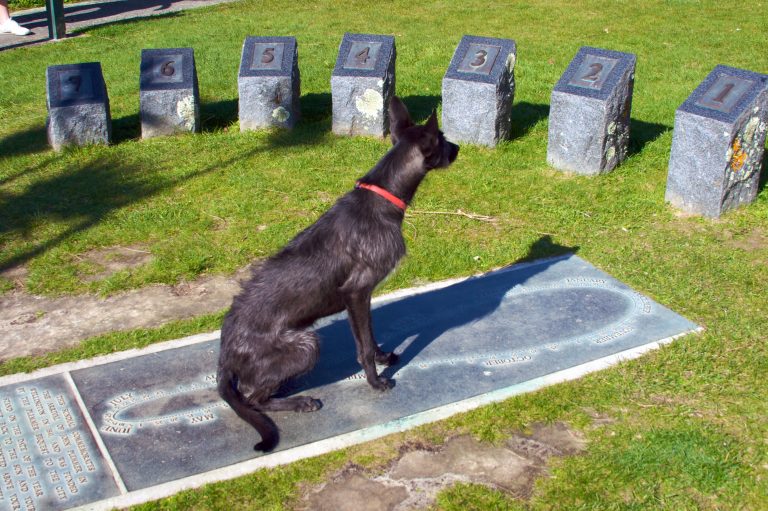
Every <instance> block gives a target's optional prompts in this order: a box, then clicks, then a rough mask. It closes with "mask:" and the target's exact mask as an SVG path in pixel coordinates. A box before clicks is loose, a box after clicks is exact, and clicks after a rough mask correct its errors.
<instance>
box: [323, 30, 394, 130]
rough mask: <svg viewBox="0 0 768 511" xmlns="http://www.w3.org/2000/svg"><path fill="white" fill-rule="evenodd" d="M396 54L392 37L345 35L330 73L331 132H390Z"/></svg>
mask: <svg viewBox="0 0 768 511" xmlns="http://www.w3.org/2000/svg"><path fill="white" fill-rule="evenodd" d="M395 57H396V55H395V38H394V37H392V36H384V35H372V34H349V33H347V34H344V38H343V39H342V41H341V46H340V47H339V55H338V57H337V58H336V67H335V68H334V69H333V74H332V75H331V96H332V103H333V125H332V130H333V132H334V133H336V134H337V135H372V136H375V137H383V136H385V135H386V134H387V133H389V115H388V113H387V109H388V108H389V101H390V99H391V98H392V96H394V94H395Z"/></svg>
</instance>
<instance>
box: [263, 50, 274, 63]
mask: <svg viewBox="0 0 768 511" xmlns="http://www.w3.org/2000/svg"><path fill="white" fill-rule="evenodd" d="M273 60H275V49H274V48H267V49H265V50H264V53H262V54H261V63H262V64H269V63H270V62H272V61H273Z"/></svg>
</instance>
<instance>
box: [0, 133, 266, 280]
mask: <svg viewBox="0 0 768 511" xmlns="http://www.w3.org/2000/svg"><path fill="white" fill-rule="evenodd" d="M260 150H264V149H262V148H259V147H257V148H253V149H250V150H248V151H243V152H241V153H239V154H237V155H234V156H232V157H231V158H230V159H229V160H228V161H217V162H215V163H212V164H210V165H207V166H205V167H203V168H200V169H199V170H196V171H194V172H191V173H189V174H186V175H184V176H181V177H170V178H166V179H163V178H162V176H160V179H161V181H160V182H159V183H158V182H151V181H150V180H148V179H147V178H146V176H145V174H146V173H147V171H146V169H144V168H141V167H139V166H138V165H127V164H126V163H125V162H123V161H121V160H120V159H119V156H118V155H114V154H110V155H108V156H99V157H97V158H94V159H91V160H89V161H85V162H83V163H82V164H80V165H79V166H78V168H75V169H70V170H68V171H65V172H61V173H58V174H57V175H55V176H52V177H50V178H48V179H42V180H40V181H38V182H36V183H34V184H32V185H31V186H29V187H27V188H26V189H25V190H24V191H23V192H22V193H20V194H18V195H12V194H6V195H5V196H4V197H3V201H2V202H0V236H3V235H8V234H10V235H12V236H13V237H19V238H23V239H30V238H31V237H32V236H40V234H39V232H38V231H37V229H36V226H38V225H40V224H41V223H46V222H52V221H55V222H61V223H67V224H69V227H67V228H65V229H64V230H63V231H61V232H57V233H53V234H50V235H48V238H47V239H42V240H40V239H36V240H35V242H34V243H32V244H31V246H30V247H29V248H23V249H21V250H17V251H9V250H5V251H4V252H3V253H2V255H0V271H3V270H7V269H10V268H13V267H15V266H18V265H21V264H24V263H25V262H27V261H29V260H30V259H32V258H33V257H36V256H38V255H40V254H42V253H44V252H46V251H48V250H50V249H52V248H54V247H56V246H57V245H59V244H60V243H62V242H64V241H66V240H67V239H69V238H72V237H74V236H76V235H77V234H78V233H80V232H84V231H86V230H88V229H90V228H91V227H93V226H95V225H97V224H98V223H99V222H101V220H103V219H104V218H105V217H107V216H108V215H110V214H111V213H112V212H114V211H116V210H119V209H121V208H124V207H126V206H128V205H130V204H133V203H135V202H138V201H140V200H143V199H146V198H148V197H151V196H154V195H157V194H159V193H162V192H164V191H166V190H171V189H173V188H175V187H177V186H179V185H180V184H181V183H183V182H186V181H189V180H192V179H196V178H198V177H201V176H204V175H207V174H210V173H211V172H214V171H216V170H218V169H220V168H222V167H225V166H227V165H231V164H232V163H234V162H235V161H238V160H241V159H245V158H249V157H251V156H252V155H253V154H255V153H256V152H258V151H260Z"/></svg>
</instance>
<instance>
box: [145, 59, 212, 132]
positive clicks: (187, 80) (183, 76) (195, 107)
mask: <svg viewBox="0 0 768 511" xmlns="http://www.w3.org/2000/svg"><path fill="white" fill-rule="evenodd" d="M139 89H140V101H139V103H140V105H139V110H140V114H141V137H142V138H151V137H157V136H163V135H173V134H175V133H184V132H197V131H199V130H200V95H199V91H198V86H197V71H196V69H195V55H194V51H193V50H192V48H164V49H154V50H141V82H140V87H139Z"/></svg>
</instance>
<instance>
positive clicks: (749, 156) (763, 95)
mask: <svg viewBox="0 0 768 511" xmlns="http://www.w3.org/2000/svg"><path fill="white" fill-rule="evenodd" d="M767 122H768V76H766V75H762V74H758V73H753V72H751V71H745V70H743V69H737V68H733V67H728V66H722V65H721V66H717V67H715V69H714V70H713V71H712V72H711V73H710V74H709V75H708V76H707V78H706V79H705V80H704V81H703V82H702V83H701V84H700V85H699V86H698V87H697V88H696V90H694V91H693V93H691V95H690V96H689V97H688V99H686V100H685V102H684V103H683V104H682V105H681V106H680V108H678V109H677V112H676V113H675V130H674V133H673V135H672V151H671V154H670V157H669V174H668V176H667V191H666V195H665V198H666V200H667V201H668V202H670V203H671V204H672V205H673V206H675V207H677V208H679V209H681V210H683V211H685V212H687V213H693V214H698V215H704V216H708V217H719V216H720V215H721V214H722V213H724V212H725V211H727V210H729V209H733V208H736V207H738V206H739V205H741V204H748V203H750V202H752V201H753V200H755V196H756V195H757V188H758V186H759V183H760V171H761V169H762V163H763V154H764V152H765V136H766V123H767Z"/></svg>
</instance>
